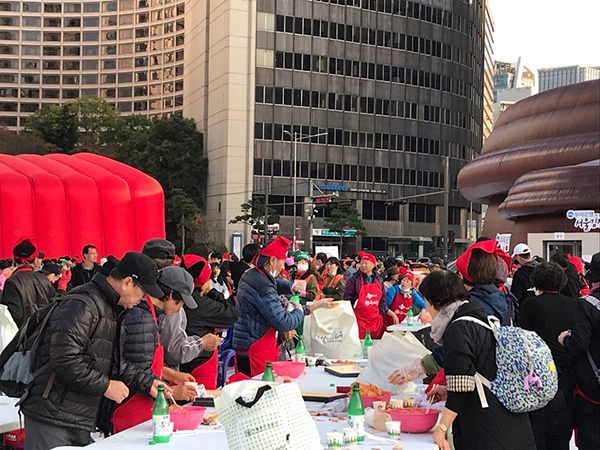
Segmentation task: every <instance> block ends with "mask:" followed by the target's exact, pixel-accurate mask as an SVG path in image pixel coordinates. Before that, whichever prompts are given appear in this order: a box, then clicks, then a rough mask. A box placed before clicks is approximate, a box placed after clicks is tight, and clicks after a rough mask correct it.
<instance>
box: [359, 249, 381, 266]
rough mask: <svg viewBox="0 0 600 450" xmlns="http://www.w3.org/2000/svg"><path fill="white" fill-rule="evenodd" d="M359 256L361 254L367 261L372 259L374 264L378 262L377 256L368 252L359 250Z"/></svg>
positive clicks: (361, 257)
mask: <svg viewBox="0 0 600 450" xmlns="http://www.w3.org/2000/svg"><path fill="white" fill-rule="evenodd" d="M358 256H360V259H361V260H363V259H364V260H365V261H371V262H372V263H373V264H377V259H375V257H374V256H373V255H372V254H370V253H367V252H358Z"/></svg>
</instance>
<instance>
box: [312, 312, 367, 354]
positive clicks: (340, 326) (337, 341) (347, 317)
mask: <svg viewBox="0 0 600 450" xmlns="http://www.w3.org/2000/svg"><path fill="white" fill-rule="evenodd" d="M304 345H305V346H306V354H307V355H314V354H315V353H320V354H322V355H323V356H325V358H330V359H357V358H359V359H360V358H362V346H361V343H360V339H359V337H358V323H357V322H356V316H355V315H354V309H353V308H352V305H351V304H350V302H347V301H344V302H340V304H339V305H338V306H336V307H335V308H331V309H317V310H316V311H315V312H313V313H312V314H311V315H309V316H307V317H306V318H305V319H304Z"/></svg>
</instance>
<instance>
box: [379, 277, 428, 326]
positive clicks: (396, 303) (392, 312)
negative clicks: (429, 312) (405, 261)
mask: <svg viewBox="0 0 600 450" xmlns="http://www.w3.org/2000/svg"><path fill="white" fill-rule="evenodd" d="M400 275H401V278H400V282H399V283H398V284H395V285H394V286H392V287H390V288H389V289H388V290H387V293H386V304H387V305H388V310H387V312H386V315H385V318H384V324H385V328H387V327H388V326H390V325H394V324H398V323H400V322H402V321H403V320H404V319H405V318H406V316H407V315H408V311H409V310H410V309H411V308H413V307H414V308H415V309H413V313H414V314H415V315H417V313H422V314H421V316H422V317H421V318H422V319H424V317H425V312H424V311H425V301H424V300H423V297H422V296H421V295H420V294H419V293H418V292H417V291H416V290H415V289H413V280H414V275H413V273H412V272H411V271H410V270H408V269H406V268H404V267H401V268H400ZM417 310H418V311H417Z"/></svg>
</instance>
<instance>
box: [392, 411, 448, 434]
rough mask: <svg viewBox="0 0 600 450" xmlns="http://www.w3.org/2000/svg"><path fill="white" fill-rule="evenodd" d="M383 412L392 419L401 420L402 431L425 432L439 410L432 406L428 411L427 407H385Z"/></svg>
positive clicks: (433, 423) (436, 417) (429, 428)
mask: <svg viewBox="0 0 600 450" xmlns="http://www.w3.org/2000/svg"><path fill="white" fill-rule="evenodd" d="M385 412H386V413H388V414H389V415H390V416H392V420H398V421H400V422H402V425H401V428H402V431H403V432H406V433H427V432H428V431H429V430H431V429H432V428H433V427H434V426H435V424H436V423H437V420H438V416H439V415H440V410H439V409H433V408H432V409H430V410H429V412H427V408H404V409H387V410H386V411H385Z"/></svg>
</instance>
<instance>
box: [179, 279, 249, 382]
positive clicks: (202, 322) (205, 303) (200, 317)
mask: <svg viewBox="0 0 600 450" xmlns="http://www.w3.org/2000/svg"><path fill="white" fill-rule="evenodd" d="M192 296H193V297H194V300H196V303H198V307H197V308H196V309H189V308H188V307H187V306H184V308H185V315H186V317H187V327H186V329H185V331H186V333H187V334H188V336H200V337H202V336H204V335H206V334H209V333H214V331H215V328H229V327H230V326H232V325H233V324H234V323H235V322H236V320H237V318H238V315H237V311H236V309H235V302H234V300H233V297H229V298H228V299H225V298H224V297H223V294H221V293H220V292H219V291H217V290H216V289H213V290H211V291H210V292H209V293H208V294H207V295H203V296H200V295H199V294H198V291H194V293H193V294H192ZM212 355H213V352H212V351H210V352H209V351H202V353H201V354H200V356H198V357H197V358H195V359H193V360H192V361H190V362H189V363H186V364H182V365H181V367H180V370H181V371H182V372H187V373H190V372H191V371H192V370H194V369H195V368H196V367H198V366H199V365H201V364H204V363H205V362H207V361H208V360H209V359H210V358H211V357H212Z"/></svg>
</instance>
